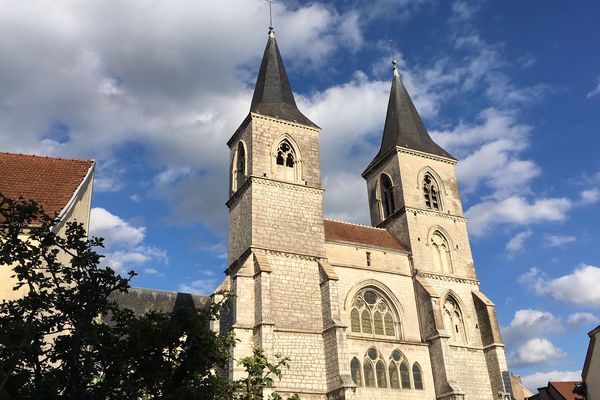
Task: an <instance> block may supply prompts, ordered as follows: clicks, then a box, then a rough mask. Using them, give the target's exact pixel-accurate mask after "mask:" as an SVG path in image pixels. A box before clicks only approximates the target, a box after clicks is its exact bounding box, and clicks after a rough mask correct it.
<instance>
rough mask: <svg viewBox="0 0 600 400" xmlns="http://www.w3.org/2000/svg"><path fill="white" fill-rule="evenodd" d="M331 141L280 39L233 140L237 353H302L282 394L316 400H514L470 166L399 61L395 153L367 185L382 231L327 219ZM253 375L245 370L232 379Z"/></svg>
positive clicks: (390, 131)
mask: <svg viewBox="0 0 600 400" xmlns="http://www.w3.org/2000/svg"><path fill="white" fill-rule="evenodd" d="M319 133H320V129H319V127H318V126H317V125H316V124H315V123H313V122H312V121H310V120H309V119H308V118H307V117H306V116H304V115H303V114H302V113H301V112H300V110H299V109H298V107H297V106H296V103H295V100H294V96H293V93H292V89H291V86H290V83H289V80H288V77H287V73H286V71H285V67H284V65H283V61H282V57H281V54H280V52H279V49H278V46H277V42H276V40H275V35H274V32H273V30H272V29H270V31H269V38H268V41H267V46H266V49H265V52H264V56H263V59H262V64H261V67H260V71H259V75H258V79H257V83H256V88H255V92H254V97H253V99H252V104H251V107H250V113H249V114H248V116H247V117H246V118H245V119H244V121H243V122H242V124H241V125H240V127H239V128H238V129H237V130H236V132H235V133H234V134H233V136H232V137H231V139H230V140H229V142H228V146H229V148H230V150H231V175H230V176H231V179H230V197H229V200H228V202H227V207H228V208H229V238H228V240H229V246H228V268H227V271H226V273H227V277H226V279H225V281H224V282H223V283H222V285H221V286H220V289H225V290H229V291H231V292H232V293H233V294H235V296H236V297H235V301H234V306H233V307H232V309H231V311H230V313H229V315H227V316H224V318H223V319H222V321H221V323H220V325H221V326H220V329H222V330H228V329H233V331H234V332H235V335H236V337H237V339H238V340H239V343H238V345H237V346H236V347H235V350H234V358H235V359H240V358H241V357H244V356H246V355H249V354H250V353H251V351H252V348H253V347H256V346H260V347H262V348H263V349H264V350H265V352H266V353H267V354H271V355H273V354H282V355H285V356H287V357H289V358H290V359H291V362H290V369H289V370H286V371H285V373H284V375H283V378H282V379H281V381H278V382H276V387H275V389H276V390H277V391H278V392H279V393H281V394H283V395H286V394H291V393H298V394H299V395H300V396H301V398H303V399H330V400H333V399H381V398H385V399H431V400H433V399H440V400H450V399H468V400H483V399H486V400H489V399H496V398H510V395H509V394H508V393H510V392H511V388H510V381H509V378H508V367H507V363H506V358H505V353H504V345H503V343H502V339H501V336H500V331H499V327H498V322H497V319H496V312H495V306H494V304H493V303H492V302H491V301H490V300H489V299H488V298H487V297H486V296H485V295H484V294H483V293H482V292H481V291H480V290H479V281H478V280H477V277H476V274H475V268H474V263H473V259H472V255H471V249H470V245H469V239H468V235H467V225H466V224H467V221H466V218H465V217H464V214H463V210H462V205H461V201H460V197H459V194H458V185H457V181H456V174H455V168H454V167H455V165H456V163H457V160H456V159H455V158H454V157H452V156H451V155H450V154H449V153H447V152H446V151H445V150H444V149H442V148H441V147H439V146H438V145H437V144H436V143H434V142H433V140H432V139H431V137H430V136H429V134H428V132H427V130H426V129H425V127H424V125H423V123H422V121H421V118H420V117H419V115H418V113H417V111H416V109H415V107H414V105H413V103H412V100H411V99H410V96H409V95H408V93H407V91H406V88H405V87H404V85H403V83H402V81H401V79H400V76H399V74H398V71H397V68H396V65H395V63H394V66H393V78H392V86H391V92H390V99H389V103H388V110H387V115H386V121H385V127H384V132H383V137H382V142H381V148H380V151H379V153H378V154H377V155H376V156H375V157H374V159H373V161H372V162H371V163H370V164H369V166H367V168H366V169H365V171H364V172H363V174H362V176H363V178H364V179H365V181H366V188H367V193H368V206H369V209H370V214H371V223H372V226H369V227H368V226H361V225H356V224H351V223H345V222H338V221H331V220H324V218H323V192H324V189H323V187H322V186H321V176H320V172H321V171H320V164H319ZM357 179H358V177H357ZM365 206H367V204H365ZM243 373H244V372H243V370H242V369H241V368H240V366H239V365H237V363H236V362H235V361H234V360H232V361H231V363H230V365H229V368H228V374H229V376H230V377H231V378H233V379H236V378H239V377H241V376H243ZM507 395H508V396H509V397H505V396H507ZM499 396H500V397H499Z"/></svg>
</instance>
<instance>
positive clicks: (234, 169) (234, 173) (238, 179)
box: [231, 140, 247, 192]
mask: <svg viewBox="0 0 600 400" xmlns="http://www.w3.org/2000/svg"><path fill="white" fill-rule="evenodd" d="M246 176H247V166H246V146H245V145H244V143H243V142H242V141H241V140H240V141H239V142H238V144H237V147H236V149H235V154H234V156H233V161H232V164H231V191H232V192H235V191H236V190H238V189H239V188H240V187H241V186H242V184H243V183H244V181H245V180H246Z"/></svg>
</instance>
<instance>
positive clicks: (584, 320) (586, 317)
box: [567, 312, 599, 328]
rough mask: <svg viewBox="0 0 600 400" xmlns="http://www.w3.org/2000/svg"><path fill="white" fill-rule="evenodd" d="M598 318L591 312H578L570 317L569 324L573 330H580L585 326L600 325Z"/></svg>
mask: <svg viewBox="0 0 600 400" xmlns="http://www.w3.org/2000/svg"><path fill="white" fill-rule="evenodd" d="M598 321H599V320H598V317H596V316H595V315H594V314H592V313H589V312H576V313H574V314H571V315H569V318H568V319H567V323H568V324H569V326H570V327H571V328H579V327H581V326H585V325H595V324H597V323H598Z"/></svg>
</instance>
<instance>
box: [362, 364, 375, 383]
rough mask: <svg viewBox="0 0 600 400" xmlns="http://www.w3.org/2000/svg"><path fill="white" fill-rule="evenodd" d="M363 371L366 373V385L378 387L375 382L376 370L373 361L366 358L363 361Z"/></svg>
mask: <svg viewBox="0 0 600 400" xmlns="http://www.w3.org/2000/svg"><path fill="white" fill-rule="evenodd" d="M363 372H364V374H365V386H366V387H377V384H376V383H375V371H373V362H372V361H371V360H367V359H365V361H364V363H363Z"/></svg>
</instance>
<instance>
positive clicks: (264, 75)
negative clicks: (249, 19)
mask: <svg viewBox="0 0 600 400" xmlns="http://www.w3.org/2000/svg"><path fill="white" fill-rule="evenodd" d="M250 112H254V113H258V114H263V115H268V116H270V117H276V118H281V119H285V120H288V121H293V122H298V123H300V124H303V125H308V126H312V127H315V128H318V126H317V125H315V124H314V123H313V122H312V121H311V120H309V119H308V118H307V117H306V116H305V115H304V114H302V113H301V112H300V110H298V106H296V100H294V94H293V93H292V87H291V85H290V81H289V80H288V76H287V72H286V71H285V66H284V65H283V60H282V58H281V53H280V52H279V47H278V46H277V40H276V39H275V30H274V29H273V27H272V26H270V27H269V38H268V39H267V47H266V48H265V53H264V55H263V58H262V62H261V64H260V70H259V72H258V78H257V79H256V87H255V88H254V96H253V97H252V104H251V105H250Z"/></svg>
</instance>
